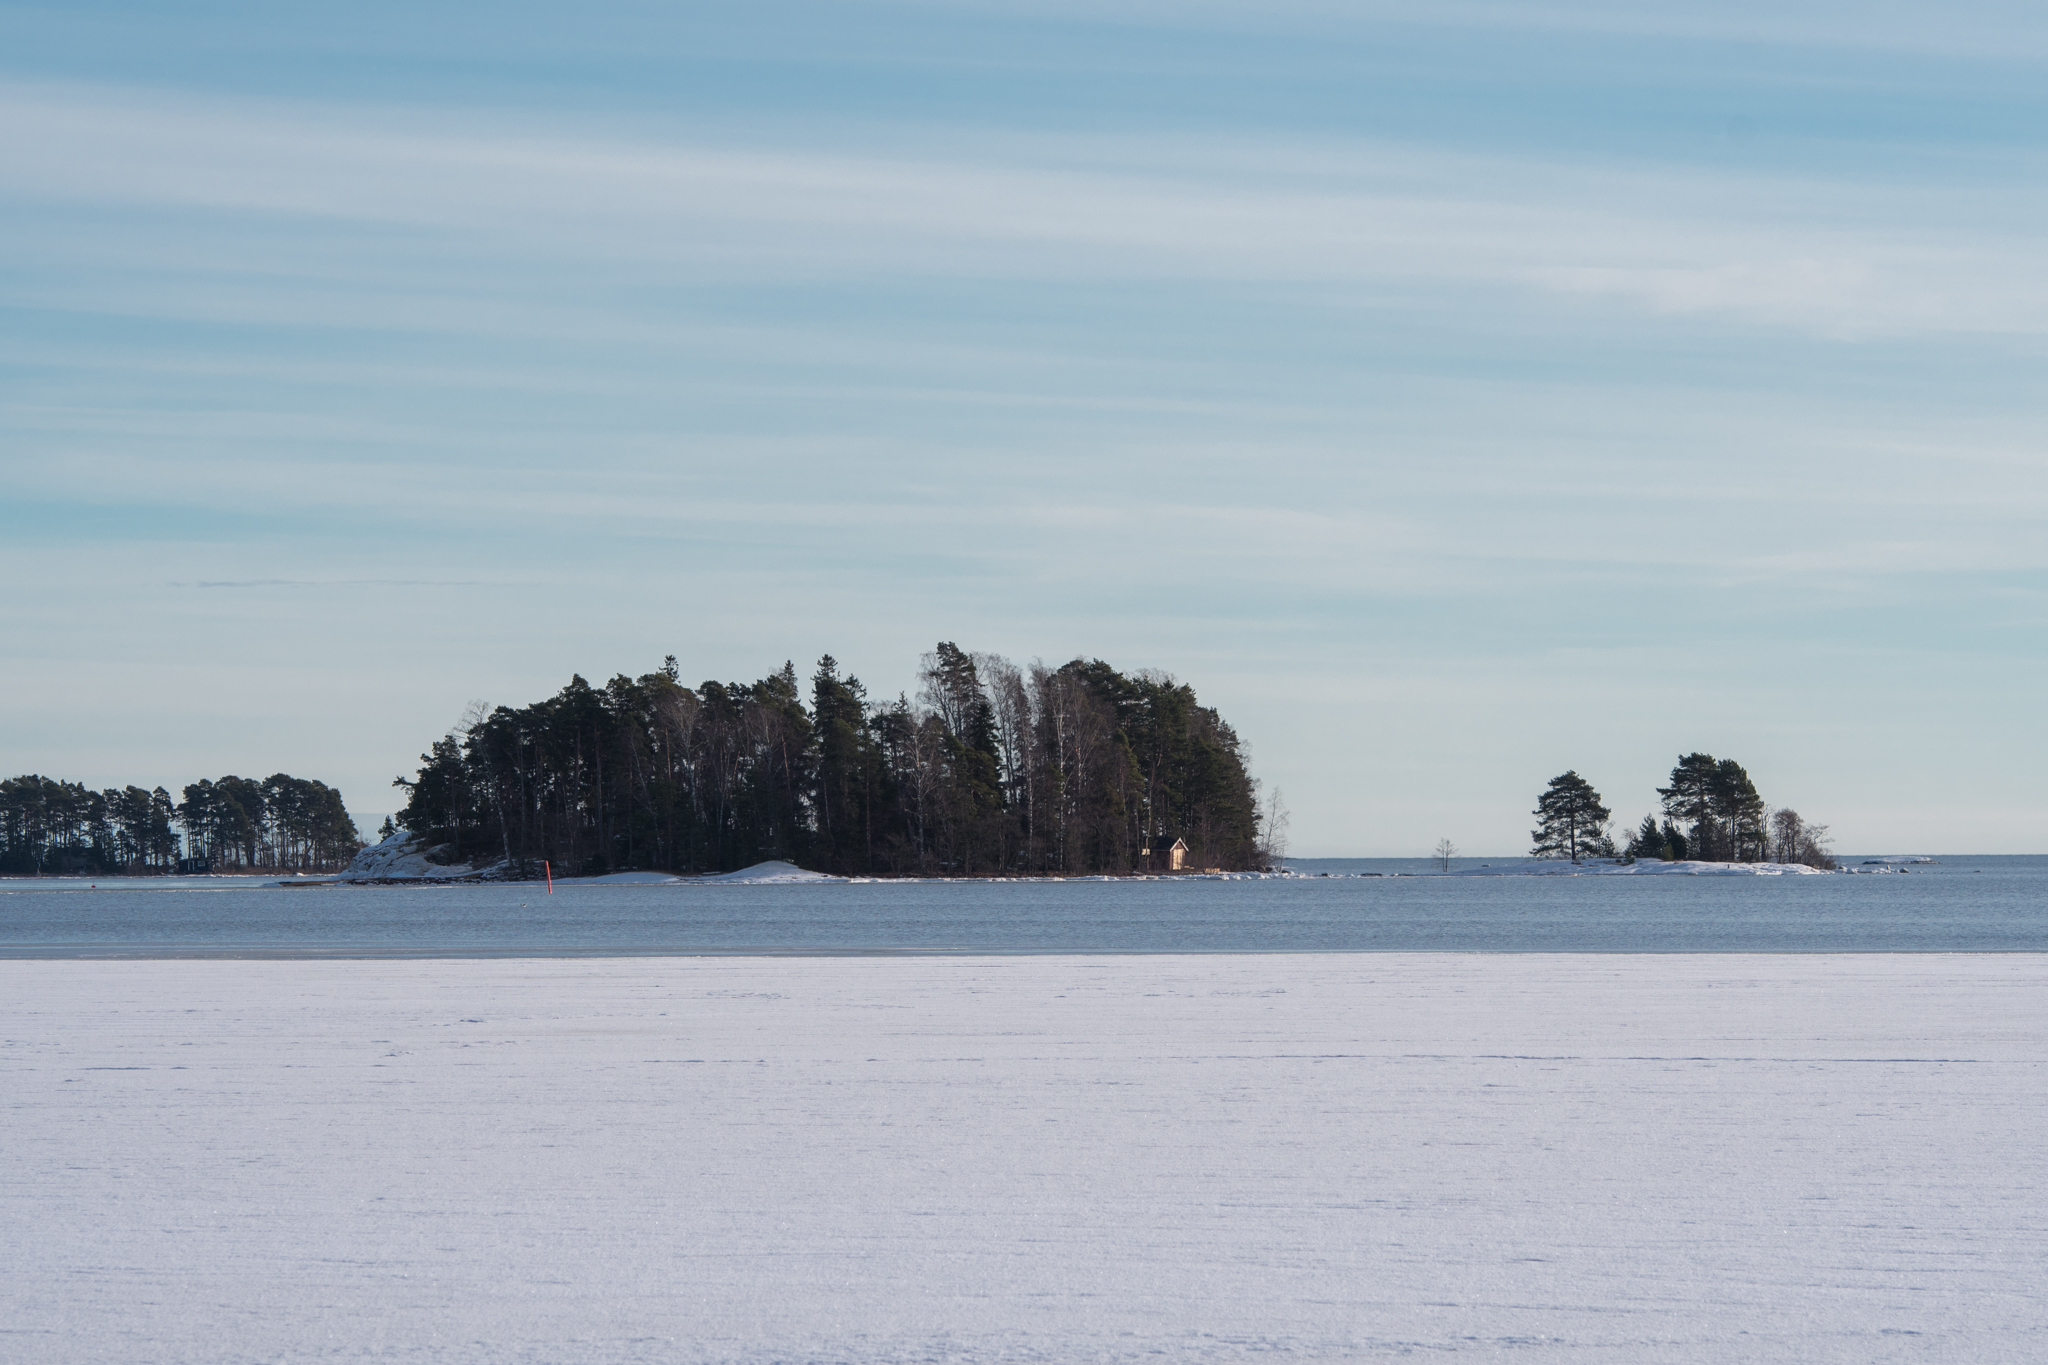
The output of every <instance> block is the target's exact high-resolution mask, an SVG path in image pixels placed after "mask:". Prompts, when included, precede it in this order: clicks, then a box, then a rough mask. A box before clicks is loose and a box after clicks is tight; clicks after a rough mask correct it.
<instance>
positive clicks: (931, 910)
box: [0, 857, 2048, 957]
mask: <svg viewBox="0 0 2048 1365" xmlns="http://www.w3.org/2000/svg"><path fill="white" fill-rule="evenodd" d="M1469 862H1476V860H1468V862H1461V866H1465V865H1469ZM1295 866H1296V867H1299V868H1302V869H1305V870H1325V869H1328V870H1346V871H1356V870H1366V871H1378V872H1420V871H1422V870H1424V869H1425V868H1427V867H1428V864H1426V863H1423V862H1421V861H1419V860H1391V859H1389V860H1344V861H1341V862H1340V861H1336V860H1328V861H1316V860H1298V861H1297V862H1296V863H1295ZM1392 950H1455V951H1477V952H1612V953H1642V952H1648V953H1665V952H2043V951H2048V857H1985V858H1944V859H1942V860H1941V861H1940V862H1939V863H1937V864H1934V865H1932V866H1921V867H1917V868H1915V869H1914V870H1913V871H1912V872H1910V873H1906V874H1902V875H1884V876H1840V877H1699V878H1694V877H1557V878H1550V877H1542V878H1531V877H1469V878H1468V877H1431V876H1380V877H1367V878H1357V877H1329V878H1323V877H1313V878H1305V879H1288V880H1269V881H1127V882H1065V883H1045V882H1022V883H1001V882H997V883H986V882H886V883H865V884H852V885H843V884H831V885H810V886H804V885H795V886H777V885H766V886H760V885H723V886H720V885H694V886H693V885H683V886H563V887H558V888H556V891H555V894H554V895H552V896H549V895H547V894H546V893H545V892H544V891H543V890H542V889H541V888H540V887H537V886H532V885H515V886H450V887H321V888H296V889H289V890H287V889H279V888H276V887H265V886H262V885H260V884H259V883H256V882H253V881H250V882H242V881H238V880H233V879H218V880H192V881H179V882H169V881H155V882H150V881H139V882H127V883H118V882H117V883H108V882H102V883H99V889H98V890H90V891H89V890H87V889H86V884H85V883H83V882H76V881H56V882H53V881H40V882H38V881H26V880H7V881H0V957H179V956H225V957H235V956H252V957H264V956H283V957H300V956H304V957H321V956H330V957H387V956H400V957H402V956H422V957H439V956H452V957H471V956H474V957H492V956H546V957H552V956H574V955H615V954H629V955H630V954H650V953H651V954H667V953H704V952H716V953H736V952H788V953H816V952H1146V953H1149V952H1311V951H1315V952H1330V951H1336V952H1374V951H1392Z"/></svg>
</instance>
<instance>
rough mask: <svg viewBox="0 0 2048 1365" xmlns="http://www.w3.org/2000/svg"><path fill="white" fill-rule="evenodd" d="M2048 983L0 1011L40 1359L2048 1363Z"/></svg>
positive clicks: (921, 974) (1206, 990)
mask: <svg viewBox="0 0 2048 1365" xmlns="http://www.w3.org/2000/svg"><path fill="white" fill-rule="evenodd" d="M2044 1001H2048V957H2044V956H2041V955H2006V956H1963V955H1895V956H1875V955H1873V956H1850V957H1839V956H1835V957H1829V956H1780V957H1749V956H1733V955H1712V956H1650V957H1623V956H1551V955H1520V956H1514V955H1502V956H1488V955H1463V954H1355V955H1313V954H1301V955H1286V954H1276V955H1270V956H1238V955H1213V956H1193V957H1082V958H1074V957H1065V958H1055V957H1009V958H809V959H787V958H783V959H774V958H705V959H688V958H635V959H627V960H610V961H604V960H598V961H592V960H546V959H542V960H518V959H514V960H503V959H500V960H488V961H447V960H440V961H390V960H382V961H305V960H296V961H224V960H199V961H192V960H187V961H129V962H108V961H98V962H79V961H4V962H0V1069H4V1084H0V1105H4V1115H5V1117H4V1122H0V1139H4V1151H5V1155H6V1160H5V1162H4V1163H0V1284H4V1285H5V1288H4V1290H0V1307H4V1311H0V1359H4V1360H6V1361H8V1362H30V1361H34V1362H38V1363H39V1365H40V1363H42V1362H49V1363H51V1365H69V1363H71V1362H101V1361H106V1362H113V1361H120V1362H131V1361H132V1362H202V1361H203V1362H217V1361H218V1362H254V1361H406V1362H428V1361H433V1362H563V1363H565V1365H575V1363H578V1362H638V1361H647V1362H653V1361H675V1362H708V1361H742V1362H768V1361H790V1362H797V1361H846V1362H861V1363H865V1362H881V1361H909V1360H915V1361H944V1360H974V1361H1034V1362H1037V1361H1078V1362H1090V1361H1136V1360H1159V1359H1165V1360H1175V1361H1181V1360H1185V1361H1243V1360H1260V1361H1268V1360H1273V1359H1276V1358H1278V1359H1318V1360H1359V1359H1381V1358H1390V1357H1411V1356H1414V1357H1425V1358H1442V1357H1451V1358H1455V1359H1459V1360H1513V1361H1516V1362H1544V1361H1557V1362H1566V1361H1568V1362H1574V1363H1575V1365H1576V1363H1577V1362H1613V1365H1640V1363H1642V1362H1656V1363H1660V1365H1669V1363H1671V1362H1734V1361H1801V1362H1816V1361H1817V1362H1857V1363H1858V1365H1862V1363H1863V1362H1872V1361H1887V1362H1899V1361H1953V1362H1965V1361H1968V1362H2018V1361H2033V1360H2040V1359H2042V1358H2044V1356H2048V1144H2044V1143H2043V1142H2042V1141H2041V1134H2042V1132H2043V1131H2044V1122H2048V1006H2044Z"/></svg>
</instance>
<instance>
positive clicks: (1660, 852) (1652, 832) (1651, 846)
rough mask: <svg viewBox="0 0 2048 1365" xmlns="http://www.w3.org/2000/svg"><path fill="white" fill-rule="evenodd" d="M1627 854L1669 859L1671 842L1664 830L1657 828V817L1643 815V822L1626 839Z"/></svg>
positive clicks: (1660, 860)
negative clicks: (1627, 839)
mask: <svg viewBox="0 0 2048 1365" xmlns="http://www.w3.org/2000/svg"><path fill="white" fill-rule="evenodd" d="M1628 856H1629V857H1631V858H1654V859H1656V860H1658V861H1659V862H1669V861H1671V843H1670V840H1669V839H1667V838H1666V837H1665V834H1664V831H1662V830H1660V829H1658V828H1657V817H1656V816H1654V815H1645V816H1644V817H1643V823H1642V824H1641V825H1638V826H1637V827H1636V832H1635V833H1634V834H1633V835H1632V836H1630V838H1629V841H1628Z"/></svg>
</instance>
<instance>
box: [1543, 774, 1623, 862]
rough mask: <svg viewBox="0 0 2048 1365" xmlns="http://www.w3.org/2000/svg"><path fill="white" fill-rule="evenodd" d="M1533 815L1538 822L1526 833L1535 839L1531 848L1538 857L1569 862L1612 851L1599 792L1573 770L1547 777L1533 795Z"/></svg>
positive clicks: (1611, 841)
mask: <svg viewBox="0 0 2048 1365" xmlns="http://www.w3.org/2000/svg"><path fill="white" fill-rule="evenodd" d="M1534 814H1535V815H1536V817H1537V818H1538V819H1539V820H1541V821H1542V823H1541V824H1540V825H1539V826H1537V828H1536V829H1535V830H1533V831H1531V833H1530V836H1529V837H1530V838H1532V839H1534V840H1535V841H1536V846H1535V848H1533V849H1532V850H1531V852H1532V853H1533V854H1534V856H1536V857H1538V858H1570V859H1571V860H1572V861H1573V862H1577V861H1579V859H1581V858H1583V857H1587V856H1591V855H1596V854H1604V853H1612V852H1613V850H1614V841H1613V840H1612V839H1610V838H1609V837H1608V835H1607V820H1608V817H1609V815H1610V814H1612V812H1610V811H1609V810H1608V809H1607V807H1606V806H1604V805H1602V804H1601V803H1600V793H1599V792H1597V791H1595V790H1593V784H1592V783H1590V782H1588V781H1587V780H1586V779H1585V778H1583V777H1580V776H1579V775H1578V773H1576V772H1566V773H1563V774H1560V775H1559V776H1557V777H1553V778H1551V779H1550V785H1549V786H1548V787H1547V788H1545V789H1544V792H1543V795H1542V796H1540V797H1539V798H1537V801H1536V810H1535V812H1534Z"/></svg>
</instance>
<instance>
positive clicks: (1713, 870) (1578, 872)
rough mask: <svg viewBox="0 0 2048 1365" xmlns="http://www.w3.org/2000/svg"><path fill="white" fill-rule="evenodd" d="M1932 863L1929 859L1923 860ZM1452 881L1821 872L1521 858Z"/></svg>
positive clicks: (1469, 870)
mask: <svg viewBox="0 0 2048 1365" xmlns="http://www.w3.org/2000/svg"><path fill="white" fill-rule="evenodd" d="M1927 861H1929V862H1932V861H1933V859H1931V858H1930V859H1927ZM1450 875H1451V876H1453V877H1823V876H1827V875H1829V874H1828V873H1827V872H1826V871H1825V870H1824V869H1822V868H1818V867H1807V866H1805V865H1804V864H1803V863H1709V862H1700V861H1698V860H1696V859H1692V860H1683V859H1682V860H1680V861H1678V862H1670V863H1666V862H1659V861H1657V860H1656V859H1654V858H1644V859H1640V860H1638V861H1636V862H1633V863H1624V862H1620V861H1608V860H1597V861H1590V860H1589V861H1587V862H1582V863H1575V862H1571V861H1568V860H1566V859H1563V858H1525V859H1521V860H1519V861H1515V862H1500V863H1494V864H1491V865H1483V866H1480V867H1461V868H1459V869H1457V870H1456V871H1455V872H1452V873H1451V874H1450Z"/></svg>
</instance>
